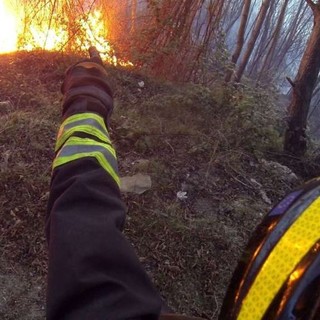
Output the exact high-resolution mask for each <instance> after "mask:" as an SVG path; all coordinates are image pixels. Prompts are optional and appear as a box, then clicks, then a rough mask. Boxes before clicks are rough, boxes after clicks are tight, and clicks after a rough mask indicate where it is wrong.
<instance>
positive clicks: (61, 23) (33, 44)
mask: <svg viewBox="0 0 320 320" xmlns="http://www.w3.org/2000/svg"><path fill="white" fill-rule="evenodd" d="M11 2H12V1H11V0H0V53H8V52H14V51H18V50H26V51H31V50H35V49H44V50H49V51H74V52H75V51H86V50H87V49H88V48H89V47H90V46H95V47H96V48H97V49H98V51H100V52H101V53H102V54H101V56H102V58H103V59H104V60H105V61H107V62H109V63H111V64H113V65H118V64H119V65H122V66H132V63H131V62H129V61H122V60H119V59H118V58H117V57H116V55H115V52H114V50H113V48H112V46H111V45H110V43H109V42H108V41H107V36H108V28H107V26H106V23H105V21H104V19H103V14H102V12H101V11H100V10H99V9H98V8H96V9H94V10H92V11H90V12H85V11H84V10H83V12H82V14H79V16H78V17H75V18H74V19H72V18H71V17H68V16H67V15H66V13H65V12H64V11H63V10H64V8H63V6H60V7H54V8H52V7H48V6H46V7H42V8H41V14H38V15H37V14H35V15H33V16H32V15H31V14H30V13H33V11H32V10H34V8H32V7H31V8H28V7H27V6H28V5H27V4H25V5H24V6H23V5H22V4H21V5H20V8H19V9H18V7H15V8H14V7H13V5H12V4H11ZM29 6H30V5H29ZM82 9H83V8H82ZM26 13H29V20H30V21H27V20H26ZM27 16H28V15H27ZM30 16H32V18H30Z"/></svg>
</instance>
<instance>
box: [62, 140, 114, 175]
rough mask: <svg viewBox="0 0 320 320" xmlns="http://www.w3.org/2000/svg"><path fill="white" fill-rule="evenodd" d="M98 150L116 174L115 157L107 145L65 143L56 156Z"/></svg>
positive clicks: (68, 155)
mask: <svg viewBox="0 0 320 320" xmlns="http://www.w3.org/2000/svg"><path fill="white" fill-rule="evenodd" d="M90 152H100V153H102V154H103V156H104V158H105V159H106V161H107V162H108V163H109V164H110V166H111V167H112V169H113V170H114V172H115V173H116V174H118V163H117V159H116V158H115V157H114V156H113V155H112V153H111V152H110V150H108V148H107V147H102V146H97V145H65V146H64V147H63V148H62V149H61V151H60V152H59V153H58V155H57V158H64V157H70V156H73V155H80V154H81V153H86V154H88V153H90Z"/></svg>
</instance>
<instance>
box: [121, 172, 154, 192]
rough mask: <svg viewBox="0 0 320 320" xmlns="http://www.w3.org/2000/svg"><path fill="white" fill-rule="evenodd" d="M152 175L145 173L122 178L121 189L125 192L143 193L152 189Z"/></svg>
mask: <svg viewBox="0 0 320 320" xmlns="http://www.w3.org/2000/svg"><path fill="white" fill-rule="evenodd" d="M151 187H152V181H151V177H150V176H148V175H143V174H136V175H134V176H127V177H122V178H120V190H121V191H122V192H124V193H136V194H143V193H145V192H146V191H147V190H149V189H151Z"/></svg>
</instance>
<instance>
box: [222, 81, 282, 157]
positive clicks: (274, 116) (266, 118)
mask: <svg viewBox="0 0 320 320" xmlns="http://www.w3.org/2000/svg"><path fill="white" fill-rule="evenodd" d="M232 89H233V90H232ZM232 89H231V88H230V91H229V92H228V94H229V95H230V96H229V99H230V104H231V105H232V107H233V108H234V111H233V112H232V113H231V116H230V118H229V121H228V125H229V126H231V127H232V128H234V130H235V135H233V139H235V140H234V143H235V144H236V145H238V146H240V145H241V146H244V147H245V148H246V149H248V150H251V151H265V150H267V149H276V150H280V148H281V142H282V141H281V137H280V132H279V131H278V130H277V128H280V127H281V124H282V121H283V120H282V119H281V115H280V114H279V113H278V112H277V111H276V109H277V108H276V106H275V104H276V97H277V94H276V93H275V92H271V91H268V90H263V89H261V88H257V87H256V88H254V87H250V86H249V85H241V86H239V87H238V88H237V89H236V90H234V88H232Z"/></svg>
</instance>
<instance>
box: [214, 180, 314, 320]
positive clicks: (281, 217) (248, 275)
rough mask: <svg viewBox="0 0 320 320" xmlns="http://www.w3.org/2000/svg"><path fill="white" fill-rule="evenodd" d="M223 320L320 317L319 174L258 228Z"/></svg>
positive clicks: (232, 286)
mask: <svg viewBox="0 0 320 320" xmlns="http://www.w3.org/2000/svg"><path fill="white" fill-rule="evenodd" d="M219 319H220V320H235V319H237V320H258V319H259V320H260V319H263V320H273V319H277V320H280V319H281V320H298V319H301V320H310V319H318V320H319V319H320V179H314V180H312V181H310V182H309V183H308V184H306V185H304V186H303V188H301V189H299V190H296V191H294V192H292V193H291V194H289V195H288V196H287V197H286V198H285V199H283V200H282V201H281V202H280V203H279V204H278V205H277V206H275V207H274V208H273V209H272V210H271V212H270V213H269V214H268V215H267V216H266V217H265V219H264V220H263V222H262V223H261V225H260V226H259V227H258V228H257V230H256V232H255V234H254V236H253V237H252V238H251V240H250V241H249V244H248V247H247V248H246V250H245V252H244V255H243V256H242V258H241V260H240V262H239V264H238V267H237V269H236V271H235V273H234V275H233V278H232V281H231V283H230V285H229V288H228V291H227V294H226V297H225V300H224V303H223V306H222V309H221V313H220V318H219Z"/></svg>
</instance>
